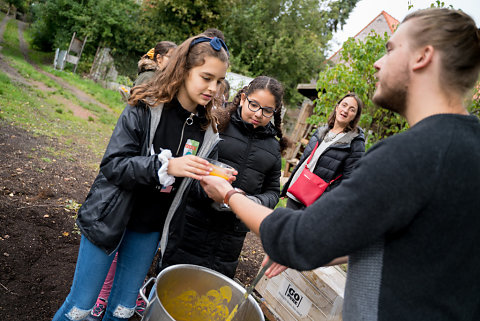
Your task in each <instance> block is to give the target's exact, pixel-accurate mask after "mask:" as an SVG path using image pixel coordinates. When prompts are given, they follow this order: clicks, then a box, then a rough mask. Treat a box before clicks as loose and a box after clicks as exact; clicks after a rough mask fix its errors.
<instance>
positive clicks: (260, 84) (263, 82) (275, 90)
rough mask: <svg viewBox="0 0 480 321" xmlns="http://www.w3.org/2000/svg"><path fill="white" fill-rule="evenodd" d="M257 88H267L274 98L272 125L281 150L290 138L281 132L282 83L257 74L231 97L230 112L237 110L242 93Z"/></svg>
mask: <svg viewBox="0 0 480 321" xmlns="http://www.w3.org/2000/svg"><path fill="white" fill-rule="evenodd" d="M257 90H268V91H269V92H270V93H271V94H272V96H273V97H274V98H275V113H274V116H273V117H274V118H273V120H274V126H275V129H276V131H277V137H278V138H279V143H280V151H281V152H283V151H284V150H285V149H286V148H287V147H288V146H289V145H290V140H289V139H288V138H287V137H284V136H283V132H282V106H283V93H284V90H283V86H282V84H281V83H280V82H279V81H278V80H276V79H275V78H272V77H267V76H259V77H257V78H255V79H254V80H252V81H251V82H250V84H249V85H248V86H245V87H243V88H242V89H240V90H239V91H238V93H237V94H236V95H235V97H233V100H232V102H231V103H229V107H233V108H232V111H231V113H232V112H234V111H235V110H237V108H238V106H240V102H241V96H242V94H245V95H247V96H248V95H250V94H252V93H253V92H255V91H257Z"/></svg>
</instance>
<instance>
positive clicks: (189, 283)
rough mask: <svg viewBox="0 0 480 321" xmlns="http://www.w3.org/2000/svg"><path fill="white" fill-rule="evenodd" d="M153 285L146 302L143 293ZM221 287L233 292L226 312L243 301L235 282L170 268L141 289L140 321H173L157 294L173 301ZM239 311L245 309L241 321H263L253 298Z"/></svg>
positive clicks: (191, 268) (194, 269)
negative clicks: (185, 294) (143, 304)
mask: <svg viewBox="0 0 480 321" xmlns="http://www.w3.org/2000/svg"><path fill="white" fill-rule="evenodd" d="M153 281H155V285H154V287H153V288H152V290H151V292H153V293H150V295H149V297H150V300H149V299H147V298H146V297H145V294H144V289H145V288H146V287H147V286H148V284H150V283H151V282H153ZM222 286H229V287H230V288H231V289H232V299H231V300H230V302H229V303H228V304H227V307H228V309H229V311H232V310H233V309H234V307H235V305H237V304H239V303H240V302H241V301H242V298H243V295H244V293H245V291H246V290H245V289H244V288H243V287H242V286H240V285H239V284H238V283H237V282H235V281H233V280H232V279H230V278H228V277H226V276H224V275H223V274H221V273H218V272H216V271H213V270H210V269H207V268H205V267H202V266H198V265H191V264H178V265H172V266H170V267H168V268H166V269H164V270H163V271H162V272H160V274H158V276H157V277H156V278H151V279H149V280H148V281H147V282H146V283H145V284H144V285H143V287H142V288H141V289H140V295H141V296H142V297H143V299H144V300H145V302H147V308H146V309H145V313H144V315H143V318H142V321H176V320H175V319H174V318H172V317H171V316H170V314H169V313H168V312H167V311H166V310H165V308H164V306H163V304H162V301H161V299H160V297H159V296H158V293H162V294H163V293H167V294H168V295H167V297H172V298H173V297H176V296H178V295H180V294H181V293H183V292H185V291H188V290H195V291H196V292H197V293H200V294H205V293H206V292H208V291H209V290H212V289H219V288H220V287H222ZM162 297H164V295H162ZM242 309H245V312H246V313H245V317H244V318H243V320H242V321H265V318H264V316H263V313H262V310H261V309H260V306H259V305H258V303H257V302H256V301H255V299H254V298H253V297H252V296H250V297H249V298H248V301H247V302H246V303H245V305H244V306H243V307H242Z"/></svg>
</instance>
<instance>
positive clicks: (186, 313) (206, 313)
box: [161, 286, 232, 321]
mask: <svg viewBox="0 0 480 321" xmlns="http://www.w3.org/2000/svg"><path fill="white" fill-rule="evenodd" d="M231 299H232V289H231V288H230V287H229V286H222V287H221V288H220V289H218V291H217V290H210V291H208V292H207V293H206V294H204V295H199V294H198V293H197V292H196V291H194V290H188V291H185V292H183V293H181V294H180V295H178V296H177V297H174V298H165V297H164V298H163V299H162V300H161V301H162V304H163V306H164V307H165V309H166V310H167V312H168V313H169V314H170V315H171V316H172V317H173V318H174V319H175V320H177V321H224V320H225V318H227V317H228V316H229V314H230V313H229V311H228V307H227V305H226V303H229V302H230V300H231Z"/></svg>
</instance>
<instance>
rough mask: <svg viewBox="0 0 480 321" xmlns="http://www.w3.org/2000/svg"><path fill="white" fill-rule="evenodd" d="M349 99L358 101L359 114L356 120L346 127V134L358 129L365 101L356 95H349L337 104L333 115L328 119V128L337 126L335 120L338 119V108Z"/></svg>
mask: <svg viewBox="0 0 480 321" xmlns="http://www.w3.org/2000/svg"><path fill="white" fill-rule="evenodd" d="M347 97H353V98H354V99H355V100H356V101H357V106H358V108H357V114H356V115H355V118H353V119H352V120H351V121H350V123H348V125H347V127H345V129H344V132H349V131H351V130H354V129H356V128H357V125H358V121H359V120H360V116H362V110H363V101H362V100H361V99H360V97H358V96H357V94H355V93H348V94H346V95H345V96H343V97H342V98H341V99H340V100H339V101H338V102H337V104H336V105H335V108H333V111H332V113H331V114H330V116H329V117H328V128H330V129H332V128H333V126H334V125H335V118H336V117H337V113H336V110H337V106H338V105H340V103H341V102H342V101H343V100H344V99H345V98H347Z"/></svg>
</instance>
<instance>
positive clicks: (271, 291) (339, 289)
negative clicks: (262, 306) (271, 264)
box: [255, 266, 346, 321]
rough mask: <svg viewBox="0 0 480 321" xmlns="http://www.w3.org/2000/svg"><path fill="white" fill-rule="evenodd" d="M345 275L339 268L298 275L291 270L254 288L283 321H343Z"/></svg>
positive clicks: (264, 279)
mask: <svg viewBox="0 0 480 321" xmlns="http://www.w3.org/2000/svg"><path fill="white" fill-rule="evenodd" d="M345 281H346V274H345V272H344V271H343V270H342V269H341V268H340V267H338V266H329V267H322V268H318V269H316V270H313V271H306V272H298V271H296V270H292V269H288V270H286V271H285V272H283V273H282V274H280V275H278V276H276V277H274V278H271V279H268V278H266V277H264V278H262V280H260V282H259V283H258V284H257V286H256V287H255V289H256V290H257V291H258V293H259V294H260V295H261V296H262V297H263V298H264V299H265V303H266V306H267V307H268V308H269V309H270V311H271V312H272V313H273V314H274V315H275V317H276V318H278V319H279V320H283V321H290V320H298V321H304V320H314V321H323V320H326V321H327V320H328V321H341V320H342V306H343V292H344V289H345Z"/></svg>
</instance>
